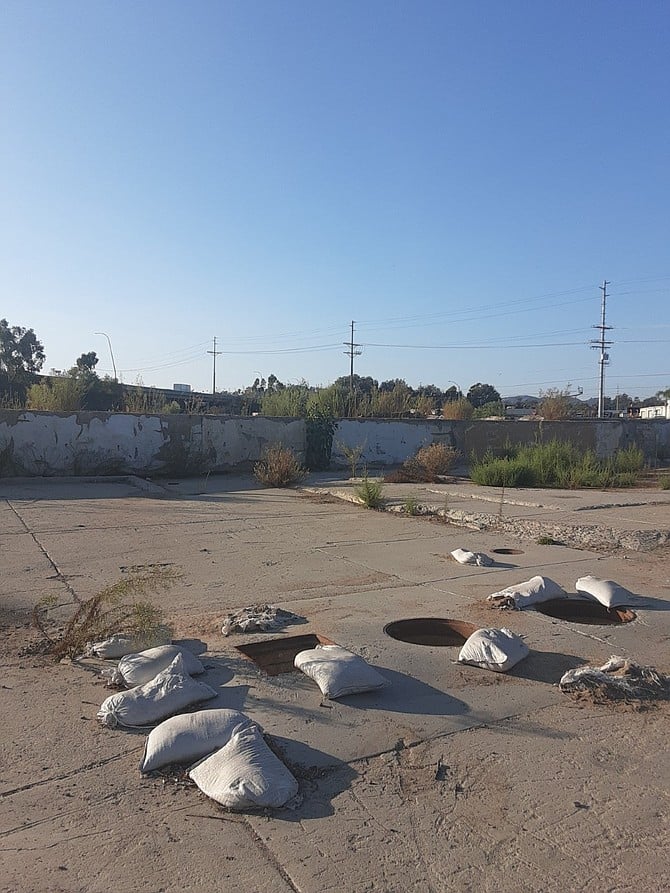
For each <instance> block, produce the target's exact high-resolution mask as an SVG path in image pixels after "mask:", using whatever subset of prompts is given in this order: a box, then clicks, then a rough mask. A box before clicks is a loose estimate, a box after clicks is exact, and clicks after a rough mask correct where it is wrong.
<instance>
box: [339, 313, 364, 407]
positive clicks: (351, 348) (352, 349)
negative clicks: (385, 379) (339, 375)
mask: <svg viewBox="0 0 670 893" xmlns="http://www.w3.org/2000/svg"><path fill="white" fill-rule="evenodd" d="M343 344H344V346H345V347H347V348H348V350H345V351H344V353H345V356H348V357H349V358H350V359H351V365H350V367H349V400H350V403H351V409H352V410H353V406H354V357H359V356H360V355H361V353H362V352H363V351H361V350H356V348H357V347H360V344H355V343H354V320H353V319H352V320H351V341H344V342H343Z"/></svg>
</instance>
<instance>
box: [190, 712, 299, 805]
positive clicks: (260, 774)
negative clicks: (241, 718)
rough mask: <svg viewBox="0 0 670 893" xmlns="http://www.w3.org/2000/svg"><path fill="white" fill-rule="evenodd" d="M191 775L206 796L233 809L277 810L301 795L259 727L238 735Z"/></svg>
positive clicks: (296, 784) (199, 765)
mask: <svg viewBox="0 0 670 893" xmlns="http://www.w3.org/2000/svg"><path fill="white" fill-rule="evenodd" d="M188 774H189V777H190V778H192V779H193V781H194V782H195V783H196V784H197V786H198V787H199V788H200V790H201V791H202V792H203V794H206V795H207V796H208V797H211V798H212V800H216V802H217V803H220V804H221V805H222V806H227V807H228V808H229V809H254V808H258V807H274V808H277V807H279V806H283V805H284V804H285V803H286V802H288V801H289V800H290V799H291V798H292V797H295V795H296V794H297V793H298V782H297V781H296V780H295V778H294V777H293V776H292V775H291V773H290V772H289V770H288V769H287V768H286V766H285V765H284V764H283V763H282V762H281V760H280V759H279V757H277V756H275V754H274V753H273V752H272V751H271V750H270V748H269V747H268V746H267V744H266V743H265V741H264V740H263V733H262V732H261V730H260V729H259V728H258V726H255V725H252V726H250V727H249V728H246V729H242V730H241V731H238V732H236V733H235V734H234V735H233V736H232V738H231V739H230V741H229V742H228V744H226V745H225V746H224V747H222V748H221V749H220V750H217V751H216V753H213V754H212V755H211V756H209V757H205V759H204V760H201V761H200V762H199V763H196V765H195V766H193V768H192V769H191V771H190V772H189V773H188Z"/></svg>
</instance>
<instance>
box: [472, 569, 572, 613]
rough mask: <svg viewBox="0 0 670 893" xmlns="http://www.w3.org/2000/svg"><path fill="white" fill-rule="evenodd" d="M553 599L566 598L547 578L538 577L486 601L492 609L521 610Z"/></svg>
mask: <svg viewBox="0 0 670 893" xmlns="http://www.w3.org/2000/svg"><path fill="white" fill-rule="evenodd" d="M554 598H567V592H565V590H564V589H562V588H561V587H560V586H559V585H558V583H555V582H554V581H553V580H550V579H549V577H541V576H539V575H538V576H536V577H531V578H530V580H525V581H524V582H523V583H515V584H513V585H512V586H507V587H505V589H501V590H500V591H499V592H494V593H492V595H488V596H487V597H486V601H487V602H488V603H489V605H490V606H491V607H493V608H516V609H517V610H523V608H529V607H531V605H539V604H541V603H542V602H546V601H549V600H550V599H554Z"/></svg>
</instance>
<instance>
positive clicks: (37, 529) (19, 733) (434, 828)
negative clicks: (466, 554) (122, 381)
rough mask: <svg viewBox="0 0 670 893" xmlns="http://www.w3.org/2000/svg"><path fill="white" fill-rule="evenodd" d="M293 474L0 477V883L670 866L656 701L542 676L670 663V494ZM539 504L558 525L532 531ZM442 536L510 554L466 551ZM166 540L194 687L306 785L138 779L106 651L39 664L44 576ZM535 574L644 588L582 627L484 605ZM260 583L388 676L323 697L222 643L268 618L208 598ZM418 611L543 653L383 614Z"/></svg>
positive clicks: (97, 584) (266, 594)
mask: <svg viewBox="0 0 670 893" xmlns="http://www.w3.org/2000/svg"><path fill="white" fill-rule="evenodd" d="M306 488H309V492H304V491H303V492H297V491H286V490H263V489H260V488H259V487H258V486H257V485H256V484H255V483H254V482H253V480H252V479H250V478H234V477H220V478H212V477H210V478H208V479H206V480H202V479H201V480H196V479H192V480H188V481H162V482H145V481H138V480H113V481H104V480H101V481H97V482H96V481H72V480H68V481H62V480H60V481H59V480H48V481H45V480H14V481H1V482H0V556H1V566H2V571H3V573H2V578H1V580H0V593H1V596H2V602H1V604H2V613H1V616H0V622H1V624H2V626H1V630H0V633H1V635H2V646H1V648H2V650H1V652H0V658H1V660H2V668H3V680H2V685H1V686H0V697H1V698H2V717H3V753H2V764H1V781H0V850H1V851H2V856H3V866H4V870H3V873H2V875H1V876H0V889H2V890H4V891H68V893H70V891H82V893H83V891H86V893H97V891H106V890H109V889H115V890H117V891H121V893H124V891H129V893H130V891H159V890H162V891H170V893H172V891H175V893H176V891H182V890H188V891H211V890H225V891H228V890H230V891H237V890H240V891H242V890H244V891H252V893H253V891H259V893H260V891H301V893H336V891H337V893H341V891H355V893H359V891H393V893H395V891H398V893H401V891H402V893H404V891H414V890H416V891H419V890H421V891H470V890H472V891H474V890H477V891H494V890H495V891H524V890H528V891H530V890H534V891H536V890H542V891H566V890H567V891H571V890H584V891H590V893H601V891H602V893H605V891H610V893H615V891H616V893H622V891H639V890H646V891H657V890H658V891H660V890H667V889H670V856H668V852H669V848H668V845H669V844H670V830H669V827H668V802H669V799H670V771H669V770H668V764H667V755H666V754H667V728H668V722H667V721H668V716H669V715H670V712H669V711H668V708H667V705H665V704H660V705H654V706H651V707H648V708H647V709H644V710H640V709H635V708H634V707H633V706H631V705H625V704H623V705H622V704H614V705H596V704H593V703H591V702H590V701H587V700H581V701H574V700H572V699H570V698H569V697H568V696H566V695H564V694H561V693H560V691H559V690H558V688H557V682H558V680H559V679H560V676H561V675H562V673H563V672H564V671H565V670H566V669H568V668H570V667H574V666H578V665H581V664H584V663H602V662H603V661H604V660H605V659H607V657H609V655H610V654H613V653H615V654H623V655H624V656H627V657H631V658H633V659H635V660H637V661H639V662H641V663H644V664H652V665H654V666H656V667H657V669H659V670H661V671H663V672H666V673H667V672H670V657H669V656H668V642H669V641H670V611H669V610H668V609H669V608H670V597H669V596H670V572H669V571H668V564H667V556H668V547H667V541H668V540H667V534H668V531H669V530H670V493H668V492H667V491H660V490H645V491H637V490H636V491H624V492H617V493H602V492H586V493H585V492H580V493H572V492H562V491H543V492H541V491H523V492H521V491H513V492H512V493H507V494H497V493H495V492H494V493H491V492H490V491H489V492H484V491H483V490H482V488H474V487H473V486H472V485H470V484H468V483H465V482H460V483H459V482H450V483H445V484H440V485H418V486H415V485H393V487H387V488H386V489H385V495H386V496H387V497H388V499H389V503H390V506H391V507H393V506H395V507H396V508H397V509H398V508H400V507H401V506H402V505H403V503H404V502H405V500H406V497H407V496H408V495H411V496H413V497H415V498H416V500H417V501H418V502H419V503H420V504H421V505H423V506H427V507H428V509H430V510H431V511H435V512H437V511H441V513H442V515H443V516H446V520H447V521H451V522H452V523H444V521H442V522H440V521H438V520H430V519H429V518H427V517H408V516H403V515H402V514H400V513H399V512H397V511H396V512H395V513H393V512H373V511H368V510H366V509H364V508H362V507H360V506H357V505H354V504H353V503H352V502H350V501H347V500H348V499H351V497H352V491H353V488H354V485H352V484H351V483H349V482H345V481H342V480H341V479H337V478H333V477H331V476H325V475H321V476H315V477H313V478H312V479H310V480H309V481H307V482H306ZM334 496H337V497H344V498H339V499H334ZM492 499H493V500H494V501H493V502H491V500H492ZM458 513H461V514H460V515H459V514H458ZM455 521H458V522H459V524H461V525H463V524H465V525H468V526H456V524H455V523H453V522H455ZM535 523H537V524H539V525H540V526H539V527H535V526H533V524H535ZM550 530H551V531H553V532H554V533H560V539H561V542H563V543H564V544H563V545H538V544H537V534H538V532H539V533H540V535H551V534H549V533H548V531H550ZM555 538H556V539H558V538H559V537H558V536H556V537H555ZM585 542H588V543H590V544H591V550H589V549H586V548H584V547H583V546H584V543H585ZM456 547H463V548H467V549H470V550H474V551H485V552H487V553H488V554H489V555H490V556H491V557H493V558H496V560H497V563H496V565H495V566H493V567H487V568H477V567H466V566H461V565H458V564H456V563H455V562H454V561H453V560H451V558H450V556H449V553H450V551H451V550H452V549H454V548H456ZM578 547H579V548H578ZM596 547H597V548H596ZM496 549H502V550H511V554H505V553H496V552H495V550H496ZM153 566H166V567H171V568H174V569H175V570H177V571H179V572H180V573H181V574H182V575H183V576H182V579H181V581H180V582H179V583H178V584H177V585H175V586H174V587H173V588H171V589H170V590H168V591H167V592H165V593H163V594H161V595H159V596H155V597H154V600H155V601H157V602H159V603H160V604H161V606H162V608H163V609H164V611H165V612H166V614H167V616H168V618H169V620H170V621H171V622H172V623H173V624H174V627H175V637H176V638H177V639H184V640H189V644H190V645H191V646H193V647H196V648H198V646H199V648H200V649H202V648H203V647H206V651H205V652H204V654H203V655H202V657H201V659H203V660H204V662H205V663H206V665H207V666H208V672H207V676H206V681H207V682H208V683H209V684H210V685H213V686H214V687H215V688H216V689H217V690H218V691H219V695H218V697H217V699H216V700H215V701H210V702H208V706H212V707H233V708H236V709H240V710H243V711H244V712H245V713H247V714H248V715H250V716H251V717H253V718H254V719H256V720H258V721H259V722H260V723H261V724H262V725H263V727H264V729H265V731H266V732H267V733H268V734H269V735H270V737H271V740H272V743H273V746H274V747H275V749H276V750H277V751H278V752H279V753H281V754H282V756H283V758H284V760H285V762H286V763H287V764H288V765H289V766H290V768H291V769H292V771H293V772H294V774H295V775H296V777H297V778H298V779H299V782H300V788H301V796H300V798H299V802H298V803H297V804H293V808H291V809H283V810H277V811H272V812H267V813H264V814H255V815H251V814H250V815H236V814H231V813H227V812H225V811H223V810H222V809H220V808H218V807H217V806H216V804H214V803H213V802H211V801H209V800H207V799H206V798H205V797H203V796H202V795H201V794H200V793H199V791H198V790H197V789H196V788H195V787H194V786H192V785H191V784H190V783H188V782H187V781H184V780H183V779H180V778H177V777H174V776H169V777H156V778H153V777H152V778H142V777H141V776H140V775H139V772H138V770H137V764H138V761H139V758H140V756H141V752H142V747H143V741H144V734H141V733H131V732H127V731H125V732H124V731H120V730H113V731H112V730H109V729H105V728H103V727H101V726H100V725H99V724H98V723H97V721H96V712H97V709H98V707H99V705H100V704H101V702H102V701H103V700H104V699H105V697H106V696H107V695H108V694H109V691H108V690H107V689H106V688H105V687H104V684H103V681H102V680H101V678H100V676H99V669H100V662H95V661H84V662H83V663H81V664H78V663H71V662H62V663H59V664H54V663H53V661H50V660H49V659H47V658H45V657H42V656H39V655H36V654H34V653H32V652H31V650H30V648H28V647H27V646H29V645H30V643H31V642H33V641H34V639H35V632H34V630H32V629H31V628H30V613H31V610H32V607H33V605H34V604H35V603H36V602H37V601H38V600H39V599H41V598H43V597H44V596H48V595H50V596H54V597H55V599H56V600H57V602H58V604H59V610H60V611H61V613H62V614H63V615H66V614H67V612H68V611H69V610H71V609H72V607H73V606H74V605H75V604H76V601H77V600H78V599H79V600H81V599H85V598H88V597H90V596H91V595H93V594H94V593H96V592H97V591H99V590H100V589H101V588H102V587H103V586H106V585H108V584H110V583H113V582H115V581H116V580H118V579H120V578H123V576H124V575H127V574H128V573H131V572H133V571H134V570H138V569H145V568H149V567H153ZM537 573H543V574H545V575H547V576H550V577H551V578H553V579H554V580H556V581H557V582H558V583H560V584H561V585H563V586H564V588H566V589H568V590H574V582H575V580H576V579H577V578H578V577H580V576H582V575H584V574H587V573H592V574H594V575H596V576H599V577H607V578H610V579H614V580H617V581H618V582H620V583H621V584H622V585H624V586H625V587H627V588H628V589H630V590H631V591H632V592H634V593H635V595H636V598H635V599H634V601H635V604H634V605H633V609H634V610H635V612H636V614H637V619H636V620H635V621H634V622H632V623H629V624H622V625H616V626H614V625H608V626H585V625H582V624H576V623H570V622H565V621H559V620H554V619H552V618H550V617H547V616H545V615H543V614H540V613H537V612H534V611H527V612H505V613H504V614H499V613H496V612H493V611H492V610H491V609H489V608H487V607H486V605H485V598H486V596H487V595H488V594H490V593H491V592H494V591H496V590H498V589H500V588H502V587H504V586H506V585H509V584H510V583H514V582H520V581H522V580H525V579H528V578H529V577H530V576H532V575H534V574H537ZM266 601H267V602H272V603H273V604H277V605H281V606H282V607H283V608H285V609H287V610H290V611H292V612H294V613H296V614H299V615H301V616H302V617H304V618H305V621H306V622H305V623H302V624H300V625H296V626H292V627H287V628H286V629H285V630H284V631H283V632H281V633H278V634H277V637H280V638H282V639H286V638H288V637H291V636H297V635H306V634H309V633H316V634H320V635H323V636H326V637H328V638H329V639H331V640H332V641H335V642H338V643H339V644H341V645H343V646H345V647H347V648H350V649H351V650H353V651H356V652H357V653H359V654H362V655H363V656H364V657H365V658H366V659H367V660H368V661H370V662H371V663H373V664H374V665H375V666H376V667H378V668H379V669H380V671H381V672H382V673H383V674H384V675H385V676H386V677H387V679H388V680H389V683H390V684H389V685H388V687H387V688H386V689H384V690H382V691H380V692H378V693H374V694H367V695H359V696H350V697H348V698H345V699H342V700H341V701H330V702H324V701H322V698H321V695H320V692H319V691H318V689H317V688H316V686H315V685H314V684H313V683H312V682H311V681H310V680H308V679H307V678H306V677H303V676H302V675H301V674H299V673H289V674H285V675H280V676H268V675H266V674H265V673H263V672H262V670H261V669H259V668H258V667H256V666H255V665H254V664H253V663H252V662H251V661H249V660H248V659H247V658H246V657H244V656H243V655H242V654H241V653H240V652H239V651H237V649H236V647H235V646H236V645H239V644H243V643H249V642H254V641H266V640H267V638H268V634H256V635H247V636H240V635H236V636H230V637H228V638H224V637H223V636H222V634H221V622H222V620H223V617H224V616H225V614H226V613H227V612H229V611H232V610H234V609H236V608H239V607H242V606H244V605H248V604H252V603H255V602H266ZM411 617H446V618H452V619H459V620H466V621H470V622H472V623H473V624H475V625H476V626H492V625H493V626H503V625H504V626H507V627H509V628H511V629H513V630H514V631H516V632H518V633H520V634H523V635H524V636H525V637H526V641H527V643H528V644H529V646H530V647H531V649H532V653H531V656H530V657H529V658H528V659H527V660H526V661H524V662H523V663H521V664H519V665H518V666H517V667H516V668H514V669H513V670H512V671H511V672H510V673H509V674H505V675H502V674H493V673H489V672H487V671H485V670H480V669H476V668H474V667H467V666H462V665H458V664H457V663H455V658H456V656H457V653H458V649H457V648H438V647H426V646H421V645H415V644H410V643H405V642H400V641H397V640H395V639H392V638H389V637H388V636H387V635H385V633H384V626H385V624H387V623H389V622H390V621H393V620H398V619H403V618H411Z"/></svg>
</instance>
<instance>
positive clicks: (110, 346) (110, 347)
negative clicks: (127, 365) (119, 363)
mask: <svg viewBox="0 0 670 893" xmlns="http://www.w3.org/2000/svg"><path fill="white" fill-rule="evenodd" d="M93 334H94V335H104V336H105V338H106V339H107V344H109V353H110V356H111V358H112V369H113V370H114V381H118V378H117V375H116V363H115V362H114V351H113V350H112V340H111V338H110V337H109V335H108V334H107V332H93Z"/></svg>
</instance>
